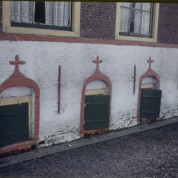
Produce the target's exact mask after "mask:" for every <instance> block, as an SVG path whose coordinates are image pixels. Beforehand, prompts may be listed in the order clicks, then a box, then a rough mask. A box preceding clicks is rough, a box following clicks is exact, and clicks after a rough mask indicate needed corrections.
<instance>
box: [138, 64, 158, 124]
mask: <svg viewBox="0 0 178 178" xmlns="http://www.w3.org/2000/svg"><path fill="white" fill-rule="evenodd" d="M145 77H155V78H156V79H157V81H158V90H159V88H160V79H159V76H158V74H156V73H155V72H154V71H153V70H152V69H151V65H150V66H149V69H148V70H147V71H146V72H145V73H144V74H143V75H142V76H141V78H140V82H139V90H138V106H137V122H139V121H140V113H139V109H140V95H141V85H142V81H143V79H144V78H145ZM148 120H151V119H148Z"/></svg>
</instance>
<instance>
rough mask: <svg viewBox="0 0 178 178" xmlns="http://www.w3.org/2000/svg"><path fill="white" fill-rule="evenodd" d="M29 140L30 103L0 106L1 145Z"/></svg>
mask: <svg viewBox="0 0 178 178" xmlns="http://www.w3.org/2000/svg"><path fill="white" fill-rule="evenodd" d="M26 140H29V124H28V103H23V104H14V105H7V106H0V146H1V147H2V146H6V145H10V144H13V143H17V142H22V141H26Z"/></svg>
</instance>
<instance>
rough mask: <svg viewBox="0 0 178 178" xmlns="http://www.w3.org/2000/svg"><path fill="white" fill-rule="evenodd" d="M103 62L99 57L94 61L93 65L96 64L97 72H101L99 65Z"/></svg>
mask: <svg viewBox="0 0 178 178" xmlns="http://www.w3.org/2000/svg"><path fill="white" fill-rule="evenodd" d="M102 62H103V61H102V60H99V57H98V56H97V58H96V60H95V61H93V63H96V70H99V65H98V64H99V63H102Z"/></svg>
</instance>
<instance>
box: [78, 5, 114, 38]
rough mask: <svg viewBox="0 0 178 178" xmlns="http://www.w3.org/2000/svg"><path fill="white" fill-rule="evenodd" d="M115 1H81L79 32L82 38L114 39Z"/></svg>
mask: <svg viewBox="0 0 178 178" xmlns="http://www.w3.org/2000/svg"><path fill="white" fill-rule="evenodd" d="M115 16H116V3H108V2H82V3H81V16H80V18H81V22H80V34H81V37H82V38H99V39H114V36H115V18H116V17H115Z"/></svg>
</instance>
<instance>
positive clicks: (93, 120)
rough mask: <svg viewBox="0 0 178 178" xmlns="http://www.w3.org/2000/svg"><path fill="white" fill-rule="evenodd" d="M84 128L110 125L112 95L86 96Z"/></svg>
mask: <svg viewBox="0 0 178 178" xmlns="http://www.w3.org/2000/svg"><path fill="white" fill-rule="evenodd" d="M85 104H86V107H85V118H84V121H85V124H84V130H94V129H104V128H108V127H109V108H110V95H88V96H85Z"/></svg>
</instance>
